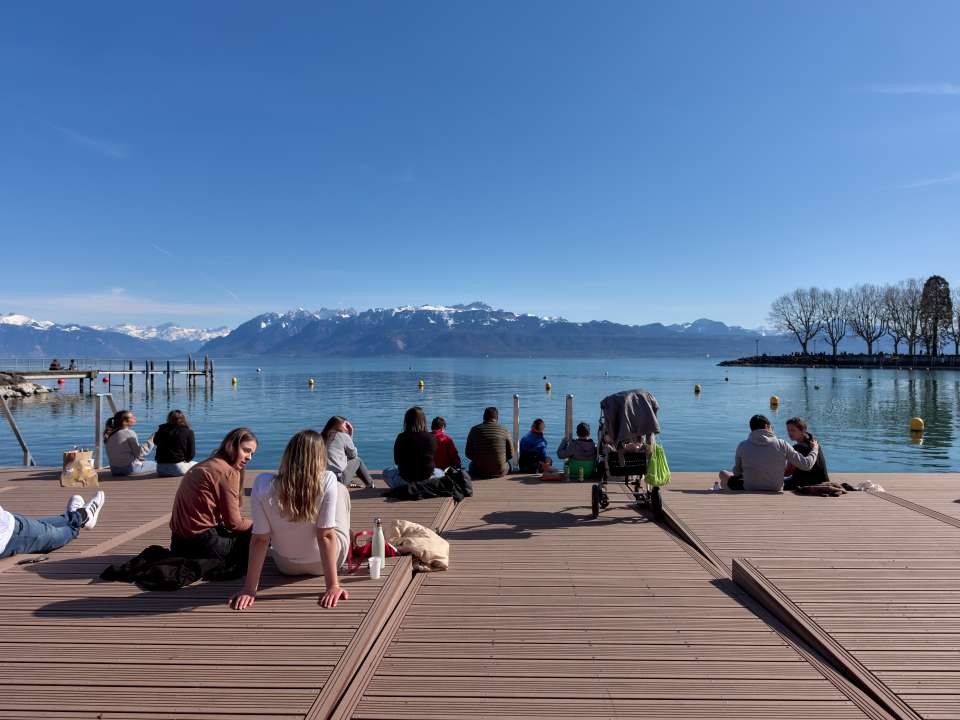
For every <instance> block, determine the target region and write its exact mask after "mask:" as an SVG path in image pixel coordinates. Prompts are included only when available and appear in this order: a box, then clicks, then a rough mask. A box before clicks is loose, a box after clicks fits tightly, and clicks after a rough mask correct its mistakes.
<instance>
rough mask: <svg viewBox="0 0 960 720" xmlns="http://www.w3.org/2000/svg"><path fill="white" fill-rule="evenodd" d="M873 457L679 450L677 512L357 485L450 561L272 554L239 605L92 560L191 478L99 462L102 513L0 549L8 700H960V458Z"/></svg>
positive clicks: (466, 708) (534, 495)
mask: <svg viewBox="0 0 960 720" xmlns="http://www.w3.org/2000/svg"><path fill="white" fill-rule="evenodd" d="M55 475H56V473H55V472H53V471H43V470H34V469H26V468H18V469H16V470H9V471H0V502H2V504H3V505H4V507H5V508H6V509H8V510H13V511H17V512H23V513H26V514H32V515H42V514H48V513H55V512H57V511H58V510H59V509H61V508H62V506H63V503H64V502H65V501H66V499H67V497H68V496H69V495H70V494H72V492H73V491H72V490H69V489H65V488H60V487H59V485H58V484H57V483H56V482H52V481H51V478H53V477H55ZM254 475H255V473H254V472H252V471H249V472H248V473H247V479H248V485H249V483H250V482H251V481H252V479H253V477H254ZM869 477H870V479H873V480H876V481H879V482H880V483H881V484H882V485H884V487H885V488H886V490H887V491H888V492H887V493H882V494H871V493H851V494H849V495H846V496H844V497H841V498H808V497H799V496H795V495H759V494H746V493H737V494H734V493H712V492H709V488H710V486H711V484H712V475H710V474H707V473H703V474H698V473H677V474H675V476H674V482H673V483H672V484H671V486H669V488H668V489H667V492H666V493H665V500H666V505H667V509H668V512H669V515H670V521H671V522H672V523H673V525H674V527H675V528H678V529H679V531H680V533H681V534H677V533H676V532H674V531H671V529H669V527H668V526H667V525H666V524H664V523H659V522H654V521H652V520H651V518H648V517H646V516H645V515H643V514H639V513H637V512H635V511H634V510H632V509H631V508H629V507H627V506H626V505H625V504H623V505H621V504H618V503H617V502H616V500H617V499H618V498H617V497H614V498H613V499H614V503H613V505H612V507H611V508H610V509H609V510H608V511H605V512H604V513H603V514H602V515H601V517H600V519H598V520H596V521H591V520H588V519H587V516H588V515H589V509H588V504H589V503H588V499H589V484H579V483H560V484H557V483H541V482H539V481H538V480H536V479H534V478H530V477H525V476H512V477H509V478H501V479H498V480H487V481H478V482H476V484H475V490H476V493H475V495H474V497H472V498H470V499H468V500H466V501H464V502H463V503H461V504H460V505H458V506H454V505H453V504H452V503H451V502H450V500H449V499H443V500H431V501H426V502H419V503H392V502H387V501H385V500H384V499H383V498H382V497H380V495H379V493H378V492H376V491H366V490H365V491H357V492H354V494H353V516H354V523H353V524H354V527H355V529H361V528H365V527H369V526H371V524H372V521H373V518H374V517H376V516H382V517H383V518H384V519H385V521H387V522H388V523H389V520H391V519H393V518H403V519H409V520H414V521H417V522H421V523H424V524H427V525H429V526H432V527H436V528H438V529H440V530H442V531H443V534H444V535H445V537H446V538H447V539H448V540H449V541H450V543H451V568H450V570H449V571H448V572H445V573H434V574H427V575H413V574H411V568H410V564H409V560H407V559H403V560H400V561H399V562H396V561H393V560H391V561H390V562H388V572H387V573H386V574H385V576H384V577H383V578H382V579H381V580H378V581H371V580H369V579H368V578H367V577H365V573H364V572H361V573H359V574H358V575H357V576H350V577H346V578H344V580H343V584H344V586H345V587H346V588H347V589H348V590H349V592H350V593H351V597H350V599H349V600H348V601H346V602H345V603H344V604H343V605H342V606H341V607H338V608H337V609H335V610H329V611H324V610H321V609H320V608H318V607H317V605H316V598H317V595H318V594H319V592H320V589H321V587H322V584H323V581H322V579H319V578H310V579H291V578H284V577H282V576H280V575H279V574H277V573H276V571H275V570H274V569H273V566H272V564H271V562H270V561H268V562H267V566H266V569H265V572H264V579H263V583H262V586H263V587H262V589H261V591H260V593H259V595H258V599H257V603H256V605H254V607H253V609H252V610H250V611H248V612H245V613H234V612H232V611H231V610H229V609H228V608H227V606H226V600H227V598H228V597H229V595H230V594H231V593H232V592H234V591H236V590H237V589H238V587H239V584H240V581H236V582H227V583H201V584H198V585H195V586H192V587H190V588H187V589H184V590H182V591H179V592H173V593H146V592H140V591H138V590H137V589H136V588H135V587H131V586H129V585H125V584H110V583H102V582H99V581H97V580H95V578H96V577H97V575H98V574H99V572H100V571H101V570H102V569H103V567H104V566H105V565H106V564H108V563H110V562H115V561H117V560H122V559H124V558H127V557H129V556H131V555H133V554H135V553H136V552H138V551H139V550H141V549H142V548H143V547H145V546H147V545H149V544H153V543H158V544H166V543H167V541H168V530H167V522H168V519H169V511H170V505H171V502H172V498H173V494H174V492H175V491H176V486H177V480H176V479H172V480H169V479H152V478H148V479H123V480H112V479H109V478H108V477H107V476H104V477H103V481H102V486H103V489H104V490H105V491H106V493H107V498H108V499H107V504H106V506H105V509H104V513H103V515H102V516H101V520H100V523H99V524H98V526H97V528H96V529H95V530H93V531H89V532H86V531H85V532H82V533H81V535H80V537H79V538H78V539H77V540H76V541H75V542H74V543H72V544H70V545H68V546H67V547H65V548H63V549H61V550H59V551H57V552H56V553H53V554H51V556H50V559H49V560H47V561H46V562H42V563H38V564H34V565H23V566H21V565H17V564H16V562H17V560H19V559H20V558H9V559H6V560H0V627H2V628H3V632H2V633H0V646H4V647H3V650H4V652H3V655H4V657H5V658H6V659H5V660H2V661H0V663H2V664H3V665H4V666H5V667H4V669H5V670H6V672H4V673H0V684H2V685H3V686H4V687H3V691H2V692H0V717H5V718H14V717H16V718H22V717H35V716H44V717H50V718H86V717H90V718H93V717H99V718H121V717H124V718H127V717H139V718H196V719H200V718H203V719H205V720H214V719H216V718H227V717H238V716H243V717H245V718H283V717H291V718H348V717H352V718H398V717H404V718H437V719H439V718H481V717H483V718H489V717H492V716H496V717H503V718H561V717H571V718H572V717H591V718H593V717H596V718H600V717H604V718H609V717H650V718H689V719H694V718H703V719H707V718H727V717H729V718H757V719H760V718H763V719H767V718H824V719H826V718H831V719H832V718H847V717H849V718H863V717H868V718H877V719H879V718H929V719H930V720H934V719H937V720H940V719H946V718H957V717H960V682H958V678H960V625H958V622H960V574H958V573H960V570H958V568H960V527H958V525H957V524H954V523H951V522H948V521H947V520H946V518H952V519H955V520H957V522H958V523H960V504H956V503H954V502H953V500H956V499H957V498H960V476H957V475H923V476H892V475H891V476H883V475H880V476H876V475H874V476H869ZM44 478H46V479H44ZM839 479H842V480H848V481H850V482H857V481H859V480H860V479H862V478H861V477H854V476H839Z"/></svg>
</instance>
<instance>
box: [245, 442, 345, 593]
mask: <svg viewBox="0 0 960 720" xmlns="http://www.w3.org/2000/svg"><path fill="white" fill-rule="evenodd" d="M250 505H251V509H252V511H253V539H252V540H251V544H250V559H249V561H248V564H247V579H246V581H245V582H244V585H243V589H242V590H241V591H240V592H239V593H237V594H236V595H234V596H233V597H232V598H230V606H231V607H232V608H233V609H234V610H246V609H247V608H248V607H250V606H251V605H253V603H254V600H255V599H256V596H257V587H258V586H259V584H260V574H261V573H262V571H263V562H264V559H265V558H266V555H267V550H268V549H270V550H271V556H272V557H273V562H274V564H275V565H276V566H277V569H278V570H279V571H280V572H281V573H283V574H284V575H323V576H324V579H325V580H326V591H325V592H324V593H323V594H322V595H321V596H320V600H319V604H320V606H321V607H325V608H331V607H336V606H337V603H338V602H339V601H340V600H347V599H349V595H348V594H347V591H346V590H344V589H343V588H341V587H340V582H339V580H338V579H337V570H338V568H341V567H343V565H344V564H345V563H346V561H347V552H348V550H349V548H350V491H349V490H347V488H345V487H344V486H343V485H341V484H340V483H339V482H338V481H337V476H336V475H335V474H334V473H333V472H332V471H330V470H328V469H327V451H326V448H325V447H324V442H323V436H322V435H321V434H320V433H318V432H316V431H314V430H302V431H301V432H298V433H297V434H296V435H294V436H293V437H292V438H291V439H290V442H289V443H287V448H286V450H284V451H283V457H282V458H281V459H280V469H279V470H278V471H277V472H276V474H272V473H264V474H263V475H258V476H257V479H256V480H255V481H254V483H253V493H252V494H251V496H250ZM271 543H272V548H271Z"/></svg>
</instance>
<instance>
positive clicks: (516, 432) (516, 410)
mask: <svg viewBox="0 0 960 720" xmlns="http://www.w3.org/2000/svg"><path fill="white" fill-rule="evenodd" d="M513 456H514V457H515V458H519V457H520V396H519V395H517V394H514V396H513Z"/></svg>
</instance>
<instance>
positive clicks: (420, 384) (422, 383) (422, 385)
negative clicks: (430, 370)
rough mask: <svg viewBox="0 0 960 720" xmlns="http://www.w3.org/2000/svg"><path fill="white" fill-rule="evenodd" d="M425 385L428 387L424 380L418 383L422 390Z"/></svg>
mask: <svg viewBox="0 0 960 720" xmlns="http://www.w3.org/2000/svg"><path fill="white" fill-rule="evenodd" d="M425 385H426V383H425V382H424V381H423V380H421V381H419V382H418V383H417V387H418V388H420V389H421V390H423V388H424V386H425Z"/></svg>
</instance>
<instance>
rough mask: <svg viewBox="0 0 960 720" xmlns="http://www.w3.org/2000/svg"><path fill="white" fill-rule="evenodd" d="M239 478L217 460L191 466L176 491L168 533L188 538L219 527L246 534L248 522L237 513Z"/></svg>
mask: <svg viewBox="0 0 960 720" xmlns="http://www.w3.org/2000/svg"><path fill="white" fill-rule="evenodd" d="M242 485H243V476H242V474H241V472H240V471H239V470H237V469H236V468H235V467H233V466H231V465H230V464H228V463H227V461H226V460H222V459H220V458H218V457H212V458H210V459H209V460H204V461H203V462H202V463H200V464H199V465H194V466H193V467H192V468H191V469H190V470H189V471H188V472H187V474H186V475H184V476H183V479H182V480H181V481H180V487H179V488H177V496H176V497H175V498H174V499H173V515H172V517H171V518H170V530H171V531H172V532H173V534H174V535H176V536H178V537H182V538H191V537H194V536H196V535H199V534H200V533H202V532H203V531H204V530H208V529H210V528H213V527H216V526H217V525H219V524H221V523H223V527H224V528H225V529H226V530H228V531H230V532H239V531H243V530H249V529H250V526H251V524H252V523H251V521H250V519H249V518H245V517H243V513H242V512H241V511H240V503H241V496H240V492H241V488H242Z"/></svg>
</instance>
